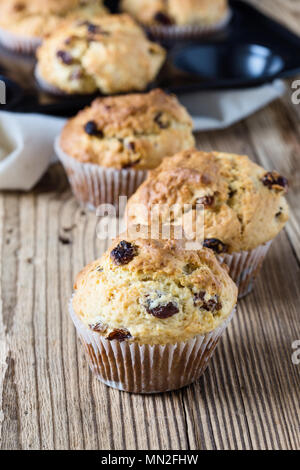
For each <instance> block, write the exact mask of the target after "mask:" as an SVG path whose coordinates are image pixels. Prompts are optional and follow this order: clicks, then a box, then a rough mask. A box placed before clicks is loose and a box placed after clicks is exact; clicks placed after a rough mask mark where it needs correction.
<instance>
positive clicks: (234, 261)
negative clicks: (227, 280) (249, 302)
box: [218, 240, 273, 299]
mask: <svg viewBox="0 0 300 470" xmlns="http://www.w3.org/2000/svg"><path fill="white" fill-rule="evenodd" d="M272 241H273V240H270V241H269V242H267V243H265V244H263V245H259V246H258V247H257V248H255V249H254V250H251V251H241V252H240V253H232V254H227V253H226V254H225V255H220V256H218V259H219V261H220V262H223V263H225V264H227V266H229V275H230V277H231V278H232V279H233V280H234V282H235V283H236V285H237V286H238V288H239V296H238V298H239V299H241V298H242V297H245V296H246V295H247V294H249V293H250V292H251V291H252V289H253V285H254V281H255V278H256V276H257V275H258V273H259V271H260V269H261V266H262V263H263V261H264V258H265V256H266V254H267V253H268V251H269V248H270V246H271V243H272Z"/></svg>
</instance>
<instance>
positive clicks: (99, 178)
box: [55, 138, 147, 210]
mask: <svg viewBox="0 0 300 470" xmlns="http://www.w3.org/2000/svg"><path fill="white" fill-rule="evenodd" d="M55 151H56V154H57V156H58V158H59V159H60V161H61V163H62V164H63V166H64V168H65V170H66V173H67V176H68V179H69V182H70V185H71V188H72V191H73V193H74V195H75V197H76V199H77V200H78V201H79V203H80V204H81V205H82V206H84V207H86V208H87V209H89V210H96V209H97V207H98V206H99V205H100V204H112V205H114V206H115V207H116V208H117V209H119V196H128V197H130V196H131V195H132V194H133V193H134V192H135V191H136V190H137V188H138V187H139V186H140V185H141V184H142V182H143V181H144V180H145V179H146V176H147V170H134V169H123V170H116V169H113V168H105V167H101V166H99V165H95V164H93V163H82V162H79V161H78V160H76V159H75V158H73V157H70V156H69V155H67V154H66V153H65V152H63V151H62V149H61V148H60V145H59V138H57V139H56V141H55Z"/></svg>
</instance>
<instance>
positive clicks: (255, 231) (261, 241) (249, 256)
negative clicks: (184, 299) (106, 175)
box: [127, 149, 288, 296]
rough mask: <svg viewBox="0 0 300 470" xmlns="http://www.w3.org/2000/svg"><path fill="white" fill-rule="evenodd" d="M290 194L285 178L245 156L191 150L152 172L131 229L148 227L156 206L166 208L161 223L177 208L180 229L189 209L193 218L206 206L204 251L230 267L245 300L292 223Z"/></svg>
mask: <svg viewBox="0 0 300 470" xmlns="http://www.w3.org/2000/svg"><path fill="white" fill-rule="evenodd" d="M286 191H287V180H286V179H285V178H284V177H283V176H280V175H279V174H278V173H277V172H275V171H274V172H267V171H266V170H264V169H263V168H262V167H260V166H258V165H256V164H255V163H253V162H252V161H251V160H249V158H248V157H246V156H241V155H233V154H227V153H221V152H210V153H207V152H200V151H197V150H195V149H191V150H187V151H184V152H182V153H179V154H177V155H175V156H173V157H172V158H166V159H164V160H163V162H162V164H161V165H160V166H159V167H158V168H157V169H155V170H153V171H152V172H151V174H150V175H149V176H148V178H147V180H146V181H145V182H144V183H143V184H142V185H141V186H140V188H139V189H138V190H137V192H136V193H135V194H134V195H133V196H132V198H131V199H130V200H129V203H128V207H127V212H128V223H129V224H133V225H136V224H143V225H147V224H148V217H149V214H150V210H151V208H152V207H153V206H154V205H156V204H163V205H162V206H161V210H160V214H161V218H162V222H165V221H166V220H167V217H168V215H169V208H170V207H171V206H173V205H174V204H177V206H176V210H177V212H176V211H175V214H174V223H175V224H176V223H181V222H182V220H184V219H181V217H182V209H183V207H184V205H185V204H189V205H190V209H191V210H192V211H194V212H196V211H197V204H202V205H203V206H204V238H205V240H204V245H205V246H207V247H209V248H211V249H213V250H214V251H215V252H216V253H217V254H218V256H220V258H221V259H222V260H223V259H224V261H225V262H227V263H228V264H229V266H230V269H231V275H232V277H233V279H234V280H235V282H236V283H237V284H238V285H239V287H240V295H241V296H242V295H245V294H246V293H247V292H248V291H250V289H251V286H252V282H253V279H254V277H255V275H256V274H257V272H258V270H259V268H260V265H261V263H262V259H263V257H264V256H265V254H266V251H267V249H268V248H269V246H270V242H271V241H272V240H273V239H274V237H275V236H276V235H277V234H278V233H279V231H280V230H281V229H282V228H283V227H284V225H285V223H286V222H287V220H288V206H287V202H286V200H285V198H284V194H285V193H286ZM194 220H196V218H194ZM185 229H186V228H185ZM188 230H189V228H188V227H187V229H186V231H188ZM193 232H194V233H195V226H194V227H193V228H192V230H191V233H187V235H188V236H189V237H191V238H192V236H193Z"/></svg>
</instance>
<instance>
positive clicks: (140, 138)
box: [60, 89, 194, 169]
mask: <svg viewBox="0 0 300 470" xmlns="http://www.w3.org/2000/svg"><path fill="white" fill-rule="evenodd" d="M60 145H61V148H62V150H63V151H64V152H65V153H67V154H68V155H70V156H72V157H74V158H76V159H77V160H79V161H81V162H90V163H95V164H98V165H101V166H104V167H114V168H116V169H122V168H135V169H148V168H149V169H150V168H155V167H157V166H158V165H159V164H160V162H161V161H162V159H163V157H165V156H166V155H172V154H174V153H176V152H178V151H180V150H184V149H186V148H190V147H191V145H194V137H193V134H192V120H191V118H190V116H189V115H188V113H187V112H186V110H185V108H183V107H182V106H181V105H180V104H179V102H178V101H177V99H176V97H175V96H170V95H167V94H166V93H164V92H163V91H161V90H158V89H157V90H153V91H151V92H150V93H145V94H132V95H126V96H117V97H107V98H98V99H96V100H95V101H94V102H93V103H92V105H91V106H90V107H88V108H86V109H84V110H83V111H81V112H80V113H79V114H78V115H77V116H75V117H74V118H72V119H70V120H69V121H68V122H67V124H66V126H65V127H64V129H63V131H62V135H61V139H60Z"/></svg>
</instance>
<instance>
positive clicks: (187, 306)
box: [70, 233, 237, 393]
mask: <svg viewBox="0 0 300 470" xmlns="http://www.w3.org/2000/svg"><path fill="white" fill-rule="evenodd" d="M236 300H237V288H236V286H235V284H234V283H233V281H232V280H231V278H230V277H229V275H228V273H227V270H226V269H224V267H222V266H221V265H220V264H219V262H218V261H217V259H216V258H215V256H214V254H213V253H212V252H211V250H208V249H206V248H203V249H201V250H199V251H187V250H186V249H185V244H184V243H183V242H182V241H169V240H167V241H164V240H149V239H143V238H132V237H130V235H129V234H128V233H127V234H126V235H123V236H121V237H120V238H119V239H118V240H116V241H115V242H114V243H113V245H112V246H111V247H110V248H109V250H108V251H107V252H106V253H104V255H103V256H102V258H101V259H99V260H97V261H94V262H92V263H91V264H89V265H88V266H87V267H86V268H85V269H84V270H83V271H82V272H81V273H80V274H79V275H78V276H77V279H76V282H75V294H74V296H73V298H72V301H71V304H70V313H71V316H72V319H73V321H74V323H75V325H76V328H77V331H78V333H79V336H80V338H81V340H82V343H83V345H84V346H85V350H86V352H87V358H88V360H89V363H90V365H91V368H92V370H93V371H94V372H95V373H96V375H97V377H98V378H99V379H100V380H102V381H104V382H105V383H106V384H108V385H111V386H114V387H117V388H120V389H122V390H126V391H131V392H142V393H150V392H161V391H166V390H170V389H175V388H179V387H182V386H185V385H187V384H189V383H191V382H192V381H194V380H196V379H198V377H199V376H200V375H201V373H202V372H203V370H204V369H205V365H206V362H207V360H208V359H209V357H210V356H211V354H212V352H213V349H214V347H215V346H216V343H217V341H218V339H219V337H220V335H221V333H222V332H223V330H224V329H225V327H226V326H227V324H228V322H229V320H230V319H231V317H232V313H233V309H234V307H235V304H236ZM151 362H152V364H151ZM150 364H151V367H149V366H150Z"/></svg>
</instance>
